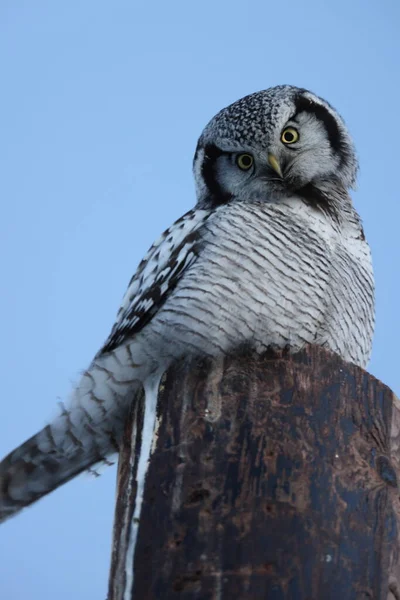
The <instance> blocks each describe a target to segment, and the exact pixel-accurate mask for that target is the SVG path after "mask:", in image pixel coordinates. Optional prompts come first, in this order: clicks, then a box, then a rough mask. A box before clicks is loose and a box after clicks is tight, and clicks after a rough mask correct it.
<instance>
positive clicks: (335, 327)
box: [0, 85, 374, 520]
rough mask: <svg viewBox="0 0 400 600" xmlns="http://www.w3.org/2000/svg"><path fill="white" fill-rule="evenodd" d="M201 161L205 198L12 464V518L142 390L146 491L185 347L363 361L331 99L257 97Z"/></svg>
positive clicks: (351, 165) (230, 112)
mask: <svg viewBox="0 0 400 600" xmlns="http://www.w3.org/2000/svg"><path fill="white" fill-rule="evenodd" d="M193 171H194V178H195V184H196V193H197V203H196V205H195V207H194V208H193V209H192V210H190V211H189V212H188V213H186V214H185V215H184V216H182V217H181V218H180V219H178V220H177V221H176V222H175V223H174V224H173V225H172V226H171V227H170V228H169V229H167V230H166V231H165V232H164V233H163V234H162V235H161V237H160V238H159V239H158V241H156V242H155V244H154V245H153V246H152V247H151V248H150V250H149V251H148V253H147V255H146V256H145V258H144V259H143V261H142V262H141V263H140V264H139V266H138V268H137V270H136V273H135V274H134V276H133V277H132V279H131V281H130V283H129V285H128V288H127V291H126V293H125V296H124V298H123V300H122V305H121V308H120V309H119V312H118V315H117V319H116V322H115V325H114V326H113V328H112V331H111V333H110V335H109V337H108V339H107V340H106V342H105V344H104V345H103V347H102V348H101V349H100V350H99V351H98V353H97V354H96V356H95V357H94V359H93V361H92V363H91V364H90V366H89V368H88V369H87V370H86V371H85V372H84V373H83V375H82V377H81V380H80V382H79V384H78V386H77V387H76V389H74V390H73V392H72V393H71V398H70V399H69V402H68V404H67V405H66V408H65V409H64V410H63V411H62V414H60V415H59V416H58V417H57V418H55V419H54V420H53V421H52V422H50V423H49V424H48V425H47V426H46V427H45V428H44V429H42V431H40V432H39V433H37V434H36V435H34V436H33V437H32V438H30V439H29V440H28V441H26V442H25V443H24V444H22V445H21V446H20V447H18V448H17V449H15V450H14V451H12V452H11V453H10V454H9V455H8V456H7V457H6V458H5V459H4V460H3V461H2V462H1V463H0V520H5V519H7V518H8V517H10V516H11V515H14V514H15V513H16V512H18V511H19V510H20V509H22V508H23V507H25V506H27V505H29V504H31V503H32V502H34V501H36V500H37V499H39V498H41V497H42V496H43V495H45V494H47V493H49V492H50V491H52V490H53V489H55V488H56V487H58V486H59V485H61V484H62V483H64V482H66V481H67V480H69V479H71V478H72V477H74V476H75V475H77V474H78V473H80V472H81V471H83V470H85V469H88V468H90V467H91V466H92V465H94V464H95V463H97V462H99V461H102V460H106V459H107V457H108V456H109V455H110V454H111V453H113V452H115V451H118V447H119V444H120V440H121V435H122V431H123V427H124V422H125V419H126V416H127V412H128V410H129V407H130V402H131V401H132V398H134V396H135V392H136V391H137V390H138V389H139V388H140V387H142V388H143V389H144V391H145V395H146V401H145V417H144V420H145V426H144V440H143V450H142V454H143V458H142V457H141V459H140V460H141V462H140V464H139V468H138V473H139V475H138V477H141V478H142V479H141V482H138V488H139V489H141V488H143V481H144V479H143V478H144V477H145V473H146V461H148V457H149V456H150V452H151V439H152V435H153V432H154V427H155V422H156V419H155V414H156V410H155V402H156V397H157V390H158V384H159V382H160V378H161V376H162V374H163V373H164V372H165V371H166V369H168V367H169V365H171V363H172V362H173V361H174V360H176V359H179V358H180V357H183V356H187V355H199V356H211V357H214V356H216V355H221V354H222V355H223V354H227V353H229V352H231V351H233V350H234V349H235V348H236V347H238V346H241V345H243V344H246V345H250V346H252V347H253V348H254V349H256V350H257V351H259V352H262V351H263V350H265V349H266V348H268V347H271V346H272V347H277V348H282V347H286V346H288V345H289V346H290V347H291V348H292V349H293V350H298V349H301V348H302V347H303V346H304V345H305V344H307V343H311V344H316V345H319V346H322V347H324V348H327V349H329V350H331V351H333V352H336V353H337V354H339V355H340V356H341V357H342V358H343V359H344V360H346V361H349V362H352V363H355V364H357V365H360V366H361V367H365V365H366V364H367V361H368V359H369V356H370V352H371V342H372V335H373V328H374V278H373V270H372V265H371V256H370V250H369V247H368V244H367V242H366V240H365V236H364V231H363V228H362V224H361V221H360V217H359V216H358V214H357V212H356V210H355V208H354V206H353V203H352V200H351V197H350V195H349V189H350V188H351V187H352V186H354V184H355V181H356V174H357V160H356V155H355V150H354V146H353V142H352V140H351V138H350V136H349V133H348V131H347V128H346V126H345V124H344V122H343V120H342V118H341V117H340V116H339V115H338V113H337V112H336V111H335V110H334V109H333V108H332V106H331V105H330V104H328V102H326V101H325V100H323V99H321V98H319V97H318V96H316V95H314V94H313V93H311V92H309V91H307V90H305V89H301V88H297V87H293V86H288V85H283V86H278V87H273V88H270V89H267V90H265V91H261V92H257V93H254V94H251V95H249V96H246V97H245V98H242V99H241V100H238V101H237V102H235V103H233V104H231V105H230V106H228V107H227V108H225V109H223V110H221V111H220V112H219V113H218V114H217V115H216V116H215V117H214V118H213V119H211V121H210V122H209V123H208V125H207V126H206V127H205V129H204V131H203V132H202V134H201V136H200V138H199V141H198V144H197V148H196V152H195V156H194V162H193ZM137 506H139V508H137V509H135V510H140V502H139V503H138V504H137Z"/></svg>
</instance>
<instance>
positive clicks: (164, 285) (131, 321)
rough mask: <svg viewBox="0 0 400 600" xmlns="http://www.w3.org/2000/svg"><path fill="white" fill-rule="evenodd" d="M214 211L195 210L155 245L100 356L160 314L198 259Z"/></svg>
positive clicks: (139, 272) (135, 275)
mask: <svg viewBox="0 0 400 600" xmlns="http://www.w3.org/2000/svg"><path fill="white" fill-rule="evenodd" d="M210 214H211V211H209V210H197V209H193V210H190V211H189V212H187V213H186V214H185V215H183V216H182V217H181V218H180V219H178V220H177V221H175V223H174V224H173V225H172V226H171V227H169V228H168V229H166V231H164V233H163V234H162V235H161V236H160V238H159V239H158V240H157V241H156V242H155V243H154V244H153V245H152V246H151V248H150V250H149V251H148V252H147V254H146V256H145V257H144V259H143V260H142V262H141V263H140V264H139V266H138V269H137V271H136V273H135V274H134V275H133V277H132V279H131V281H130V282H129V285H128V289H127V290H126V292H125V295H124V297H123V299H122V304H121V307H120V309H119V311H118V313H117V319H116V322H115V324H114V326H113V328H112V330H111V333H110V335H109V337H108V339H107V340H106V342H105V344H104V346H103V347H102V348H101V350H100V351H99V353H98V356H99V355H101V354H104V353H106V352H110V351H111V350H113V349H114V348H116V347H117V346H119V345H121V344H123V343H124V341H125V340H126V339H128V338H132V336H133V335H135V334H136V333H138V332H139V331H140V330H141V329H142V328H143V327H144V326H145V325H146V324H147V323H148V322H149V321H150V320H151V319H152V318H153V316H154V315H155V314H156V313H157V311H158V310H159V308H160V307H161V306H162V305H163V304H164V302H165V300H166V299H167V298H168V296H169V294H170V293H171V292H172V290H173V289H174V288H175V286H176V284H177V283H178V281H179V279H180V277H181V275H182V273H183V272H184V271H185V270H186V269H187V268H188V267H189V266H190V265H191V264H193V262H194V261H195V260H196V257H197V251H198V242H199V237H200V236H199V233H200V229H201V227H202V225H203V224H204V223H205V221H206V220H207V219H208V218H209V216H210Z"/></svg>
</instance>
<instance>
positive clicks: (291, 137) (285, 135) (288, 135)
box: [281, 127, 300, 144]
mask: <svg viewBox="0 0 400 600" xmlns="http://www.w3.org/2000/svg"><path fill="white" fill-rule="evenodd" d="M299 137H300V135H299V132H298V131H297V129H295V128H294V127H286V129H284V130H283V131H282V134H281V142H283V143H284V144H294V143H295V142H298V141H299Z"/></svg>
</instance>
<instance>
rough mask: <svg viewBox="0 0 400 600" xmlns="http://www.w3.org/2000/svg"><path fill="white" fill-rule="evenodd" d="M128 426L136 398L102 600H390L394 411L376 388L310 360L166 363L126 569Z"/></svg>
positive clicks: (247, 356)
mask: <svg viewBox="0 0 400 600" xmlns="http://www.w3.org/2000/svg"><path fill="white" fill-rule="evenodd" d="M142 422H143V399H141V400H140V401H139V402H136V403H135V408H134V409H133V412H132V418H131V419H130V422H129V423H128V424H127V430H126V435H125V440H124V446H123V448H122V452H121V457H120V466H119V481H118V500H117V509H116V518H115V527H114V549H113V559H112V569H111V576H110V591H109V600H147V599H148V600H150V599H157V600H164V599H165V600H173V599H176V598H184V599H188V600H189V599H193V600H194V599H199V600H208V599H209V600H232V599H236V598H239V599H252V600H259V599H260V600H261V599H263V600H266V599H267V600H319V599H322V598H323V599H325V600H338V599H339V600H361V599H373V600H389V599H390V600H399V599H400V585H399V582H400V552H399V551H400V536H399V532H400V505H399V492H398V484H397V480H398V478H399V477H400V462H399V458H400V448H399V446H400V408H399V401H398V400H397V399H396V398H395V397H394V395H393V393H392V392H391V391H390V390H389V389H388V388H387V387H386V386H384V385H383V384H382V383H380V382H379V381H377V380H376V379H375V378H374V377H372V376H371V375H369V374H368V373H366V372H365V371H363V370H361V369H359V368H357V367H355V366H353V365H349V364H346V363H344V362H343V361H342V360H340V358H339V357H337V356H335V355H332V354H329V353H327V352H325V351H324V350H322V349H320V348H315V347H312V348H308V349H306V350H304V351H302V352H300V353H298V354H294V355H289V354H287V353H286V354H285V353H282V354H281V355H277V354H276V353H275V354H273V353H266V354H265V355H263V356H260V355H257V354H254V353H250V352H249V353H245V352H242V353H238V354H236V355H234V356H229V357H224V358H220V359H216V360H214V361H209V360H202V361H199V360H197V361H196V360H186V361H182V362H181V363H179V364H177V365H175V366H174V367H173V368H171V369H170V370H169V371H168V373H167V375H166V378H165V379H164V382H163V385H162V386H161V388H160V392H159V428H158V430H157V436H156V443H155V449H154V452H153V454H152V456H151V460H150V465H149V470H148V473H147V478H146V485H145V491H144V498H143V505H142V510H141V514H140V522H139V526H138V537H137V543H136V548H135V554H134V556H132V555H131V556H129V538H130V533H129V531H130V529H129V527H130V524H131V521H132V515H133V512H134V506H135V477H136V468H137V464H136V463H137V457H138V456H139V453H140V444H141V436H140V431H141V423H142ZM135 423H136V425H135ZM135 457H136V458H135ZM135 465H136V466H135ZM127 553H128V554H127ZM132 576H133V587H132V589H131V587H130V584H131V583H132V580H131V577H132ZM128 580H129V581H128Z"/></svg>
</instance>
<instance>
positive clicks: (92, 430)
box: [0, 356, 139, 522]
mask: <svg viewBox="0 0 400 600" xmlns="http://www.w3.org/2000/svg"><path fill="white" fill-rule="evenodd" d="M110 364H111V360H110V357H108V359H107V356H106V357H102V358H96V360H95V362H94V363H93V364H92V366H91V367H90V369H89V370H88V371H86V372H85V373H84V374H83V376H82V379H81V381H80V383H79V386H78V387H77V389H76V390H75V392H74V394H73V396H72V398H71V402H70V403H69V406H68V409H67V408H64V407H62V411H61V414H60V415H59V416H58V417H57V418H56V419H55V420H54V421H53V422H52V423H50V424H49V425H47V426H46V427H44V429H42V430H41V431H39V432H38V433H37V434H36V435H34V436H33V437H31V438H30V439H28V440H27V441H26V442H25V443H23V444H22V445H21V446H19V447H18V448H16V449H15V450H13V451H12V452H11V453H10V454H8V456H6V457H5V458H4V459H3V461H1V462H0V522H2V521H5V520H6V519H8V518H9V517H11V516H13V515H15V514H16V513H17V512H19V511H20V510H21V509H22V508H24V507H26V506H29V505H30V504H32V503H33V502H35V501H36V500H39V498H42V497H43V496H45V495H46V494H48V493H50V492H51V491H53V490H54V489H56V488H57V487H59V486H60V485H62V484H63V483H66V482H67V481H69V480H70V479H72V478H73V477H75V476H76V475H78V474H79V473H81V472H82V471H84V470H87V469H89V468H90V467H92V466H93V465H95V464H96V463H99V462H103V461H106V459H107V456H110V455H111V454H113V453H115V452H116V451H118V447H119V442H120V438H121V435H122V431H123V427H124V422H125V417H126V412H127V410H128V408H129V404H130V401H132V399H133V397H134V394H135V392H136V389H137V388H138V386H139V382H138V380H137V379H134V378H133V377H130V378H128V377H127V375H129V374H127V373H126V372H124V373H116V372H115V369H113V370H110V369H109V367H110ZM112 364H113V367H115V361H114V362H113V363H112ZM118 375H120V377H118ZM130 375H132V373H131V374H130Z"/></svg>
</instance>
